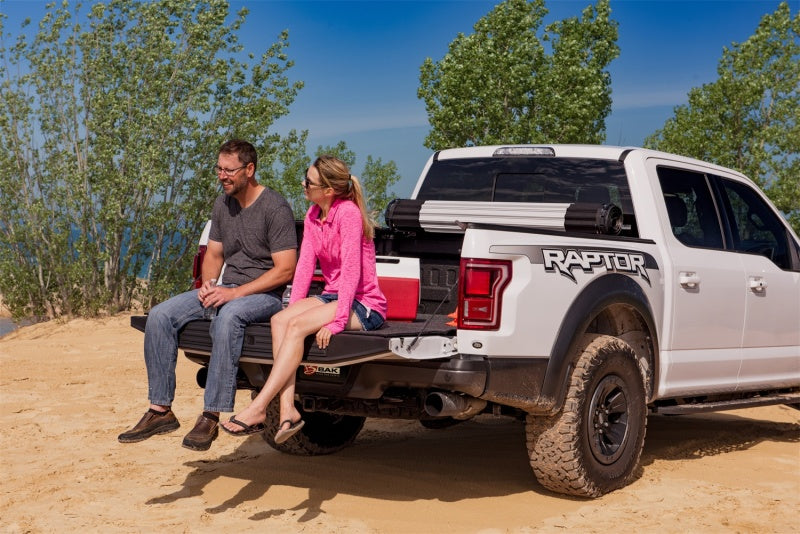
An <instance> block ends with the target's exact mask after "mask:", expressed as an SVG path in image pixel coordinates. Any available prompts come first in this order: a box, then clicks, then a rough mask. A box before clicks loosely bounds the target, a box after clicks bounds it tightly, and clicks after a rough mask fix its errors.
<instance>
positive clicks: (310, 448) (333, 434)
mask: <svg viewBox="0 0 800 534" xmlns="http://www.w3.org/2000/svg"><path fill="white" fill-rule="evenodd" d="M296 406H297V410H298V411H299V412H300V414H301V415H302V416H303V420H304V421H305V422H306V424H305V425H303V428H302V429H300V431H299V432H298V433H297V434H295V435H294V436H292V437H291V438H289V439H288V440H287V441H285V442H283V443H280V444H278V443H275V439H274V438H275V432H277V431H278V427H279V426H280V421H279V419H280V402H279V399H277V398H275V399H274V400H273V401H272V402H271V403H270V404H269V406H268V407H267V421H266V427H267V428H266V430H265V431H264V432H262V434H261V437H263V438H264V441H266V442H267V443H269V445H270V446H271V447H272V448H273V449H275V450H277V451H281V452H285V453H289V454H295V455H298V456H317V455H321V454H331V453H333V452H336V451H338V450H341V449H343V448H345V447H347V446H348V445H350V444H351V443H353V440H355V439H356V436H358V433H359V432H361V428H362V427H363V426H364V421H365V420H366V418H365V417H358V416H354V415H336V414H330V413H324V412H304V411H303V410H302V409H301V407H300V405H299V404H296Z"/></svg>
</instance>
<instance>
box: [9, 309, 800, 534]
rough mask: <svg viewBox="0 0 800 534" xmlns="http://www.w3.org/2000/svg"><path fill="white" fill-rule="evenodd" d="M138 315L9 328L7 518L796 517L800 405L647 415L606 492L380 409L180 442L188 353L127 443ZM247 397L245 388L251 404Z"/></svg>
mask: <svg viewBox="0 0 800 534" xmlns="http://www.w3.org/2000/svg"><path fill="white" fill-rule="evenodd" d="M142 337H143V335H142V334H141V333H140V332H138V331H136V330H134V329H132V328H131V327H130V326H129V319H128V317H127V316H118V317H113V318H109V319H102V320H94V321H86V320H74V321H71V322H69V323H66V324H59V323H44V324H38V325H33V326H28V327H24V328H22V329H20V330H17V331H15V332H13V333H11V334H8V335H6V336H5V337H3V338H1V339H0V427H1V428H2V431H0V450H2V451H3V452H2V457H1V458H0V460H2V461H1V462H0V465H1V466H2V467H0V469H1V470H0V476H2V479H1V480H2V483H0V532H77V531H81V532H251V531H252V532H255V531H258V532H279V533H280V532H307V533H323V532H324V533H328V532H339V533H345V532H346V533H348V534H349V533H365V532H380V533H394V532H397V533H400V532H402V533H414V532H420V533H424V532H474V533H499V532H608V531H609V530H611V531H617V532H656V531H657V532H659V533H663V532H753V533H766V532H798V531H800V519H798V518H799V517H800V411H797V410H793V409H791V408H788V407H784V406H773V407H764V408H754V409H747V410H737V411H731V412H723V413H719V414H703V415H693V416H683V417H664V416H652V417H650V418H649V421H648V425H649V426H648V435H647V441H646V445H645V450H644V454H643V462H642V464H643V470H642V475H641V477H640V478H639V479H638V480H637V481H636V482H635V483H634V484H632V485H631V486H629V487H627V488H624V489H622V490H619V491H616V492H614V493H612V494H610V495H606V496H604V497H602V498H600V499H597V500H582V499H572V498H566V497H563V496H559V495H555V494H552V493H549V492H548V491H546V490H544V489H543V488H542V487H541V486H539V485H538V483H537V482H536V480H535V478H534V476H533V474H532V472H531V470H530V468H529V466H528V463H527V461H526V452H525V443H524V434H523V427H522V424H521V423H520V422H517V421H513V420H510V419H506V418H495V417H491V416H481V417H480V418H477V419H475V420H473V421H470V422H467V423H464V424H462V425H459V426H456V427H453V428H449V429H444V430H427V429H424V428H422V427H421V426H420V425H419V424H418V423H416V422H412V421H383V420H369V421H368V422H367V425H366V426H365V428H364V430H363V432H362V433H361V434H360V435H359V437H358V439H357V440H356V442H355V443H354V444H353V446H351V447H349V448H348V449H346V450H344V451H341V452H339V453H337V454H334V455H331V456H323V457H311V458H306V457H294V456H289V455H284V454H281V453H278V452H275V451H274V450H272V449H270V448H269V447H268V446H267V445H266V443H265V442H264V441H263V440H262V439H261V438H260V437H259V436H251V437H249V438H247V439H243V440H240V439H235V438H233V437H230V436H228V435H226V434H222V435H221V436H220V437H219V439H218V440H217V441H216V442H214V445H213V446H212V448H211V450H209V451H207V452H200V453H198V452H192V451H189V450H187V449H184V448H182V447H181V445H180V443H181V439H182V437H183V435H184V433H185V432H188V430H189V429H190V428H191V426H192V424H193V421H194V418H195V417H196V415H197V413H199V411H200V409H201V407H202V392H201V390H200V389H199V388H198V387H197V386H196V385H195V383H194V373H195V371H196V366H195V365H194V364H193V363H191V362H189V361H188V360H187V359H186V358H184V357H183V355H181V356H180V357H179V360H178V362H179V363H178V395H177V398H176V402H175V404H174V409H175V412H176V413H177V414H178V417H179V419H180V420H181V422H182V424H183V426H182V428H181V429H180V430H178V431H177V432H174V433H171V434H166V435H162V436H156V437H153V438H151V439H149V440H147V441H144V442H141V443H137V444H127V445H123V444H120V443H118V442H117V439H116V436H117V434H119V433H120V432H121V431H123V430H125V429H126V428H127V427H129V426H130V425H132V424H133V423H135V422H136V420H138V418H139V417H140V416H141V414H142V413H143V412H144V410H145V407H146V393H147V385H146V380H145V374H144V363H143V359H142V354H141V346H142ZM248 399H249V395H246V394H244V393H242V394H240V395H239V398H238V399H237V407H243V406H244V405H245V404H246V403H247V401H248Z"/></svg>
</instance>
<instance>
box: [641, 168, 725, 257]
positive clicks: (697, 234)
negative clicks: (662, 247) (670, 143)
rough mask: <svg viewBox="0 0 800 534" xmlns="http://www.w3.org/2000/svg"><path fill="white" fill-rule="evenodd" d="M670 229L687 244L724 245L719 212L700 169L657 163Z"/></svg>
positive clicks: (713, 246)
mask: <svg viewBox="0 0 800 534" xmlns="http://www.w3.org/2000/svg"><path fill="white" fill-rule="evenodd" d="M657 172H658V181H659V182H660V183H661V192H662V194H663V195H664V203H665V204H666V207H667V213H668V214H669V223H670V226H671V227H672V233H673V235H675V237H677V238H678V240H679V241H680V242H681V243H683V244H684V245H687V246H690V247H705V248H724V242H723V240H722V230H721V229H720V223H719V216H718V214H717V209H716V206H715V204H714V200H713V196H712V195H711V189H710V188H709V187H708V182H707V180H706V176H705V174H703V173H699V172H692V171H687V170H684V169H673V168H671V167H658V169H657Z"/></svg>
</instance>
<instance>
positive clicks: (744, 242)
mask: <svg viewBox="0 0 800 534" xmlns="http://www.w3.org/2000/svg"><path fill="white" fill-rule="evenodd" d="M720 184H721V185H722V194H723V200H724V202H725V204H726V206H725V209H726V211H727V212H728V219H729V221H730V227H731V234H732V237H733V243H732V246H733V248H734V249H735V250H737V251H740V252H748V253H751V254H761V255H763V256H766V257H767V258H769V259H771V260H772V261H773V262H775V264H776V265H777V266H778V267H780V268H781V269H789V268H791V257H790V254H789V248H788V243H789V236H788V234H787V232H786V228H785V227H784V225H783V224H781V221H780V219H778V216H777V215H776V214H775V212H774V211H773V210H772V209H771V208H770V207H769V205H768V204H767V203H766V202H764V200H763V199H762V198H761V197H760V196H759V195H758V194H757V193H756V192H755V191H753V190H752V189H751V188H750V187H748V186H747V185H745V184H742V183H739V182H734V181H733V180H725V179H720Z"/></svg>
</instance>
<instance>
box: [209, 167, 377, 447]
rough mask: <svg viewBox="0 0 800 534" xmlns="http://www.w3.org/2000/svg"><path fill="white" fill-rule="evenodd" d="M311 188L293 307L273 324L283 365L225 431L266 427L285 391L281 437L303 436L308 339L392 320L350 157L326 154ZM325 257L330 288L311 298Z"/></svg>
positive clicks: (309, 175) (325, 340) (306, 183)
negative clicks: (301, 392) (298, 389)
mask: <svg viewBox="0 0 800 534" xmlns="http://www.w3.org/2000/svg"><path fill="white" fill-rule="evenodd" d="M303 187H304V189H305V196H306V199H308V200H309V201H311V202H312V203H313V204H312V205H311V207H310V208H309V209H308V212H307V213H306V218H305V221H304V224H303V242H302V244H301V245H300V257H299V259H298V261H297V269H296V271H295V275H294V280H293V282H292V294H291V298H290V300H289V306H288V307H287V308H286V309H285V310H283V311H281V312H278V313H277V314H275V315H273V316H272V319H271V321H270V325H271V326H272V346H273V359H274V361H275V363H274V365H273V366H272V371H271V372H270V374H269V377H268V378H267V382H266V384H264V387H263V388H262V389H261V391H260V392H259V394H258V396H257V397H256V398H255V399H253V402H252V403H250V405H249V406H248V407H247V408H245V409H244V410H243V411H242V412H241V413H240V414H238V415H236V416H233V417H231V418H230V420H229V421H227V422H225V423H223V425H222V428H223V430H225V431H226V432H228V433H229V434H233V435H236V436H246V435H250V434H254V433H257V432H261V431H263V430H264V428H265V425H264V421H265V420H266V410H267V406H268V405H269V403H270V401H272V399H273V398H274V397H275V395H277V394H278V393H280V421H281V424H280V426H279V428H278V432H277V433H276V434H275V442H276V443H283V442H284V441H286V440H287V439H289V438H290V437H292V436H293V435H294V434H296V433H297V432H298V431H299V430H300V429H301V428H302V427H303V424H304V421H303V420H302V418H301V415H300V413H299V412H298V411H297V409H296V408H295V405H294V385H295V373H296V372H297V367H298V366H299V365H300V361H301V360H302V358H303V342H304V340H305V338H306V337H307V336H309V335H311V334H314V333H316V341H317V345H319V347H320V348H321V349H325V348H326V347H327V346H328V344H329V343H330V340H331V336H334V335H336V334H338V333H339V332H342V331H343V330H374V329H376V328H379V327H380V326H381V325H382V324H383V321H384V318H385V317H386V297H384V295H383V293H381V290H380V288H379V287H378V275H377V273H376V270H375V244H374V242H373V238H374V237H375V225H374V223H373V222H372V221H371V220H370V218H369V216H368V214H367V209H366V205H365V201H364V193H363V190H362V188H361V184H360V183H359V181H358V179H357V178H356V177H355V176H352V175H351V174H350V171H349V170H348V168H347V165H346V164H345V163H344V162H343V161H341V160H339V159H337V158H335V157H333V156H320V157H319V158H317V159H316V160H315V161H314V163H313V164H312V165H311V166H310V167H309V168H308V171H307V172H306V178H305V180H303ZM317 262H319V266H320V269H321V270H322V276H323V278H324V279H325V288H324V289H323V292H322V294H321V295H319V296H315V297H308V296H307V295H308V290H309V287H310V286H311V278H312V276H313V274H314V269H315V267H316V264H317Z"/></svg>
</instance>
